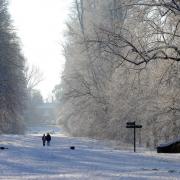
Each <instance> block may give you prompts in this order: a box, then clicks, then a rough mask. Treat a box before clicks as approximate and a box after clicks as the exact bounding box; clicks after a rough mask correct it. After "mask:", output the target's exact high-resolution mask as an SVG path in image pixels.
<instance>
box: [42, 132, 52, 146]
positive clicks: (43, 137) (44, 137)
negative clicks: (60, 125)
mask: <svg viewBox="0 0 180 180" xmlns="http://www.w3.org/2000/svg"><path fill="white" fill-rule="evenodd" d="M46 141H47V146H50V141H51V135H50V134H49V133H47V135H45V134H43V136H42V142H43V146H45V145H46Z"/></svg>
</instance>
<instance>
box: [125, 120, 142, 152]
mask: <svg viewBox="0 0 180 180" xmlns="http://www.w3.org/2000/svg"><path fill="white" fill-rule="evenodd" d="M126 128H134V152H136V128H142V125H136V122H135V121H133V122H127V123H126Z"/></svg>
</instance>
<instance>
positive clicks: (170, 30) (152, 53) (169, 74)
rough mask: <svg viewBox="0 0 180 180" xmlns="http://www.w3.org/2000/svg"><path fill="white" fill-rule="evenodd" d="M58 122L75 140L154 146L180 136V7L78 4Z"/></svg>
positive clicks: (175, 1)
mask: <svg viewBox="0 0 180 180" xmlns="http://www.w3.org/2000/svg"><path fill="white" fill-rule="evenodd" d="M73 9H74V10H73V12H72V15H71V17H70V20H69V22H68V23H67V27H68V30H67V33H66V37H67V42H66V44H65V46H64V54H65V57H66V64H65V70H64V73H63V78H62V83H61V85H59V86H57V87H56V94H57V97H58V98H59V100H60V101H61V102H62V106H61V108H60V113H59V120H60V123H62V124H63V125H64V127H65V128H66V130H67V131H68V132H69V133H71V134H72V135H75V136H90V137H98V138H108V139H116V140H121V141H124V142H129V141H130V140H131V139H132V137H131V136H132V132H131V130H129V129H128V130H127V129H126V128H125V125H126V122H127V121H136V122H137V123H139V124H142V125H143V129H142V130H141V131H139V141H140V143H142V144H145V145H147V146H149V145H150V146H156V145H157V144H158V143H159V142H161V141H167V140H169V139H174V138H177V137H178V135H179V132H180V122H179V118H180V98H179V97H180V96H179V89H180V83H179V82H180V74H179V70H180V66H179V61H180V49H179V47H180V46H179V45H180V44H179V43H180V41H179V40H180V39H179V38H180V28H179V25H180V1H179V0H106V1H105V0H104V1H102V0H75V1H74V8H73Z"/></svg>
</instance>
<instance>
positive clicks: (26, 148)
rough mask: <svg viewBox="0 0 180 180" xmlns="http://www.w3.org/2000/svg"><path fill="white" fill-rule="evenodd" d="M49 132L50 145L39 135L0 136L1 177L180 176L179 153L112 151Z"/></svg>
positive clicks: (132, 179)
mask: <svg viewBox="0 0 180 180" xmlns="http://www.w3.org/2000/svg"><path fill="white" fill-rule="evenodd" d="M46 130H47V129H46ZM35 131H36V132H37V131H39V130H38V129H36V130H35ZM50 131H51V130H50ZM31 132H32V131H31ZM51 132H52V133H54V134H52V143H51V146H50V147H43V146H42V142H41V136H40V134H27V135H24V136H18V135H11V136H10V135H1V143H0V146H5V147H8V149H6V150H0V179H3V180H6V179H11V180H16V179H18V180H19V179H20V180H21V179H26V180H27V179H32V180H35V179H36V180H46V179H53V180H55V179H57V180H59V179H60V180H61V179H65V180H76V179H77V180H79V179H81V180H86V179H88V180H101V179H102V180H109V179H115V180H116V179H117V180H123V179H128V180H135V179H136V180H145V179H157V180H158V179H162V180H166V179H168V180H173V179H180V168H179V167H180V165H179V162H180V155H179V154H156V153H155V152H148V151H145V152H141V153H133V152H130V151H122V150H113V149H110V148H109V147H106V146H104V145H103V143H101V142H99V141H95V140H90V139H89V140H88V139H83V138H69V137H66V136H64V135H63V134H59V133H57V129H56V130H55V131H54V130H52V131H51ZM40 133H42V132H40ZM72 145H73V146H75V147H76V149H75V150H70V148H69V147H70V146H72Z"/></svg>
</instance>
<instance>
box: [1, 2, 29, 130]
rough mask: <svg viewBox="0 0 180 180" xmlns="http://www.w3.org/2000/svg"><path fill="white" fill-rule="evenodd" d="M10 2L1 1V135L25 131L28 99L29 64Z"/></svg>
mask: <svg viewBox="0 0 180 180" xmlns="http://www.w3.org/2000/svg"><path fill="white" fill-rule="evenodd" d="M19 44H20V43H19V39H18V38H17V36H16V33H15V31H14V29H13V26H12V23H11V20H10V16H9V13H8V4H7V1H6V0H0V133H19V132H22V131H23V129H24V128H23V113H24V108H25V103H26V102H25V101H26V100H25V98H26V94H27V91H26V78H25V74H24V64H25V60H24V57H23V55H22V53H21V49H20V45H19Z"/></svg>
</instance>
